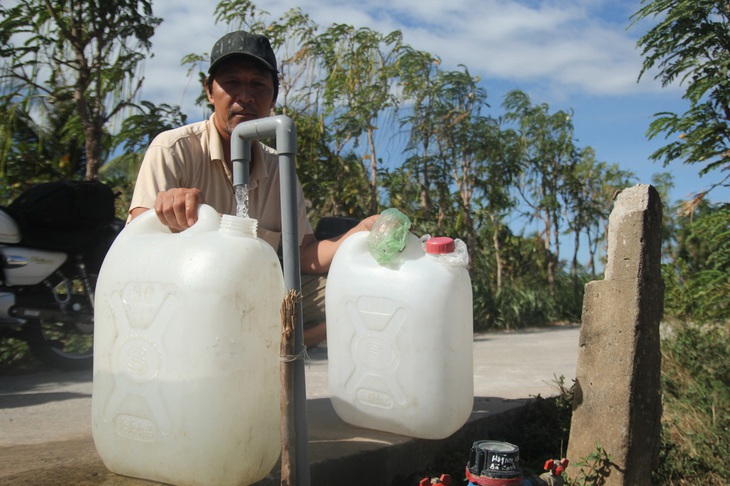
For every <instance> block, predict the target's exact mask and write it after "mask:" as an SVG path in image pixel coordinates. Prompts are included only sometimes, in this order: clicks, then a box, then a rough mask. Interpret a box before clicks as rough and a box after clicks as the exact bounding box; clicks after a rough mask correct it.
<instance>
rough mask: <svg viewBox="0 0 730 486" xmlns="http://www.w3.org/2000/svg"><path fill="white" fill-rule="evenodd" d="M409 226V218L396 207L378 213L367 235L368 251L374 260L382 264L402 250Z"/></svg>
mask: <svg viewBox="0 0 730 486" xmlns="http://www.w3.org/2000/svg"><path fill="white" fill-rule="evenodd" d="M410 228H411V220H410V219H408V216H406V215H405V214H403V213H401V212H400V211H398V210H397V209H395V208H390V209H386V210H385V211H383V212H382V213H380V216H379V217H378V219H377V220H376V221H375V224H374V225H373V228H372V229H371V230H370V234H369V235H368V251H370V254H371V255H372V256H373V258H375V261H377V262H378V263H380V264H381V265H383V264H384V263H387V262H389V261H390V260H392V259H393V257H394V256H395V255H397V254H398V253H399V252H401V251H403V249H404V248H405V247H406V237H407V236H408V230H409V229H410Z"/></svg>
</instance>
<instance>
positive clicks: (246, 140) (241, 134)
mask: <svg viewBox="0 0 730 486" xmlns="http://www.w3.org/2000/svg"><path fill="white" fill-rule="evenodd" d="M271 136H275V137H276V151H277V152H278V153H279V186H280V193H281V237H282V247H283V253H284V255H283V257H284V284H285V285H286V287H287V288H288V289H294V290H296V291H297V292H299V293H301V290H302V276H301V267H300V262H299V237H298V228H297V191H296V165H295V159H296V151H297V132H296V127H295V126H294V122H293V121H292V120H291V118H289V117H287V116H284V115H279V116H273V117H269V118H261V119H258V120H251V121H247V122H243V123H241V124H239V125H238V126H236V128H235V129H234V130H233V134H232V135H231V161H232V162H233V185H234V186H236V185H241V184H247V183H248V169H249V165H250V162H251V142H250V141H251V140H258V139H260V138H265V137H271ZM244 173H245V174H244ZM296 307H297V321H296V327H295V329H294V346H295V350H296V353H297V354H298V353H300V352H301V351H302V350H303V349H304V334H303V329H304V327H303V319H302V303H301V300H300V301H298V302H297V303H296ZM294 426H295V427H296V441H295V446H296V472H297V484H298V485H300V486H309V481H310V479H309V449H308V445H309V444H308V440H309V438H308V430H307V388H306V381H305V377H304V360H303V359H297V360H295V361H294Z"/></svg>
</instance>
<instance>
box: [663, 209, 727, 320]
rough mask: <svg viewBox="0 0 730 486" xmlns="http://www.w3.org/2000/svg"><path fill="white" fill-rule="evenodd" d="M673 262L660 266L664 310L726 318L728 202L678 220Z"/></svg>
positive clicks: (698, 317) (704, 317) (683, 316)
mask: <svg viewBox="0 0 730 486" xmlns="http://www.w3.org/2000/svg"><path fill="white" fill-rule="evenodd" d="M676 237H677V247H676V251H675V255H674V259H673V260H674V261H673V264H665V265H663V267H662V273H663V278H664V282H665V286H666V290H665V292H666V294H667V298H666V306H665V313H666V314H667V315H671V316H675V317H678V318H681V319H689V320H693V321H696V322H700V323H702V322H712V321H725V320H728V319H730V299H728V296H729V295H730V205H722V206H710V205H704V206H703V207H702V208H701V209H700V210H698V211H697V212H696V213H695V214H694V215H693V216H692V217H691V218H690V217H689V216H686V217H684V218H681V219H680V220H679V228H678V230H677V236H676Z"/></svg>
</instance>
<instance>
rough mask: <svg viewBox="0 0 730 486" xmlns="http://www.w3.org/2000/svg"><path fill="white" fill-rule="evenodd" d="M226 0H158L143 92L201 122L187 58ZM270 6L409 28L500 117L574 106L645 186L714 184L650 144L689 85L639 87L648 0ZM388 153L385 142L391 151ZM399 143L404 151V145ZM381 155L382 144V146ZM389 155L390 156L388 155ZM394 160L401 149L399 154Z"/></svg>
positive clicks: (209, 40) (220, 29)
mask: <svg viewBox="0 0 730 486" xmlns="http://www.w3.org/2000/svg"><path fill="white" fill-rule="evenodd" d="M216 3H217V2H200V1H199V0H157V1H155V2H154V10H155V15H157V16H159V17H162V18H163V19H164V22H163V23H162V25H161V26H160V27H159V28H158V29H157V31H156V34H155V36H154V38H153V52H154V58H153V59H150V60H149V61H147V63H146V65H145V71H144V74H145V82H144V88H143V93H142V98H143V99H150V100H152V101H155V102H165V103H170V104H177V105H180V106H182V107H183V109H184V111H185V112H186V113H187V114H188V117H189V118H188V119H189V121H196V120H199V119H201V118H203V116H205V114H204V113H203V111H202V110H201V109H200V108H199V107H195V106H194V104H193V102H194V99H195V97H196V96H197V95H198V93H199V91H198V86H197V85H196V83H195V82H194V81H191V80H190V79H189V78H187V76H186V72H185V68H184V67H182V66H180V59H181V58H182V56H183V55H185V54H188V53H204V52H209V50H210V48H211V47H212V45H213V43H214V42H215V40H216V39H217V38H218V37H220V35H222V34H223V33H225V31H226V25H224V24H219V25H216V24H215V23H214V18H213V10H214V8H215V5H216ZM257 4H258V6H259V8H262V9H264V10H266V11H268V12H269V13H270V14H271V18H276V19H278V18H279V17H280V16H281V15H282V14H283V13H284V12H286V11H288V10H289V9H291V8H293V7H300V8H301V9H302V10H303V11H304V12H305V13H307V14H308V15H309V16H310V18H311V19H312V20H313V21H314V22H316V23H317V24H319V25H320V26H328V25H330V24H331V23H335V22H337V23H347V24H351V25H354V26H356V27H369V28H371V29H374V30H377V31H379V32H382V33H387V32H391V31H393V30H396V29H398V30H401V31H402V32H403V36H404V42H405V43H407V44H409V45H411V46H413V47H414V48H416V49H420V50H424V51H428V52H430V53H432V54H435V55H437V56H439V57H440V58H441V59H442V62H443V64H442V67H443V68H444V69H457V66H458V65H459V64H463V65H465V66H467V68H468V69H469V71H470V72H471V73H472V74H477V75H479V76H480V77H481V78H482V83H483V86H484V87H485V88H486V89H487V92H488V96H489V98H488V101H489V103H490V105H491V106H492V109H491V110H490V111H489V112H488V113H489V114H492V115H493V116H498V115H499V114H500V113H501V110H500V106H501V103H502V100H503V96H504V94H505V93H507V92H508V91H510V90H512V89H520V90H522V91H524V92H526V93H527V94H528V95H529V96H530V98H531V99H532V101H533V103H547V104H548V105H550V108H551V111H557V110H561V109H564V110H568V109H572V110H573V111H574V126H575V130H576V131H575V137H576V139H577V140H578V145H579V146H580V147H585V146H591V147H593V148H594V149H595V150H596V153H597V158H598V160H601V161H605V162H608V163H618V164H619V165H620V166H621V167H622V168H624V169H628V170H631V171H633V172H634V173H635V174H636V175H637V182H641V183H650V182H651V177H652V174H654V173H658V172H671V173H672V174H673V175H674V177H675V184H676V187H675V189H674V190H673V191H672V193H670V199H671V200H672V201H674V200H676V199H679V198H685V197H687V196H688V195H689V194H691V193H696V192H699V191H702V190H703V189H706V188H707V187H708V186H710V185H711V184H712V183H714V182H717V181H719V180H720V179H721V177H720V175H721V174H719V173H716V174H708V175H707V176H705V177H703V178H700V177H699V175H698V168H697V167H693V166H688V165H685V164H681V163H674V164H672V165H670V166H669V167H666V168H665V167H662V166H661V164H658V163H652V162H651V161H649V155H650V154H651V153H652V152H653V151H654V150H656V149H657V148H659V147H661V146H662V145H664V144H665V143H666V142H665V140H663V139H656V140H653V141H647V139H646V137H645V133H646V130H647V128H648V126H649V123H650V122H651V120H652V116H653V114H655V113H657V112H660V111H670V112H675V113H683V112H684V111H685V109H686V104H685V103H684V101H683V100H682V99H681V96H682V92H683V91H682V89H681V87H679V86H674V87H669V88H662V87H661V85H660V83H659V82H658V81H655V80H654V79H653V75H652V74H651V73H649V74H647V75H645V77H643V78H642V80H641V82H639V83H637V77H638V75H639V72H640V69H641V62H642V59H641V55H640V51H639V50H638V49H637V47H636V41H637V39H638V38H639V37H640V36H641V35H642V34H643V33H644V32H646V30H647V29H648V28H649V27H650V26H649V25H647V24H640V25H635V26H633V27H631V28H628V26H629V24H630V21H629V17H630V15H631V14H633V13H634V12H636V11H637V10H638V9H639V7H640V0H560V1H557V0H555V1H547V0H522V1H511V0H449V1H447V2H444V1H443V0H361V1H357V2H356V1H349V0H299V1H292V0H267V1H265V2H264V1H260V2H257ZM387 150H388V149H387V148H386V151H387ZM393 150H397V149H396V148H394V149H393ZM381 154H382V152H381ZM388 156H389V155H388V153H387V152H386V153H385V154H384V157H385V158H386V159H387V158H388ZM392 157H393V158H396V157H397V154H393V155H392ZM710 200H712V201H730V189H727V188H725V189H716V190H714V191H713V192H712V194H711V197H710Z"/></svg>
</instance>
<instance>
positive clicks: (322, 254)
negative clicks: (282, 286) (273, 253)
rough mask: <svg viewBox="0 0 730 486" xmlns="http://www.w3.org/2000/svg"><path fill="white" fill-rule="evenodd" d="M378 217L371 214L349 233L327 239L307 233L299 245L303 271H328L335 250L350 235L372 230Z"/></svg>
mask: <svg viewBox="0 0 730 486" xmlns="http://www.w3.org/2000/svg"><path fill="white" fill-rule="evenodd" d="M377 219H378V215H377V214H376V215H374V216H370V217H368V218H365V219H363V220H362V221H360V222H359V223H358V224H357V226H355V227H354V228H352V229H350V231H348V232H347V233H344V234H342V235H340V236H336V237H334V238H330V239H327V240H317V239H316V238H315V237H314V235H306V236H305V237H304V239H303V240H302V244H301V246H300V247H299V255H300V264H301V268H302V273H308V274H324V273H327V272H328V271H329V269H330V265H331V264H332V259H333V258H334V257H335V252H336V251H337V249H338V248H339V247H340V245H341V244H342V242H343V241H345V239H347V237H348V236H350V235H352V234H354V233H357V232H359V231H370V230H371V229H372V227H373V225H374V224H375V221H376V220H377Z"/></svg>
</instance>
